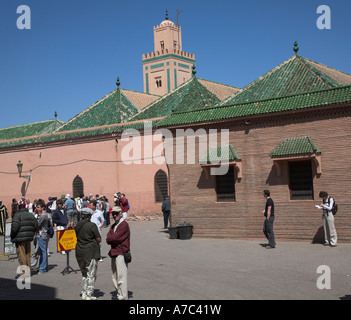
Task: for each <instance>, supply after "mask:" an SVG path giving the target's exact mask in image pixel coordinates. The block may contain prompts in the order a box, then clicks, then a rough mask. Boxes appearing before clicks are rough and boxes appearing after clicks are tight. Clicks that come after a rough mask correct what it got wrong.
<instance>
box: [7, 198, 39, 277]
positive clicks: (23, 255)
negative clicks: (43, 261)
mask: <svg viewBox="0 0 351 320" xmlns="http://www.w3.org/2000/svg"><path fill="white" fill-rule="evenodd" d="M18 209H19V210H18V211H17V212H16V213H15V215H14V216H13V219H12V223H11V241H12V242H13V243H15V244H16V251H17V256H18V262H19V264H20V266H21V273H20V276H22V275H24V274H25V272H26V266H27V267H28V269H27V272H30V252H31V245H30V243H31V242H32V241H33V238H34V235H35V231H36V229H37V227H38V222H37V220H36V219H35V218H34V216H33V214H32V213H29V212H28V210H27V209H26V204H25V202H24V201H20V202H19V203H18ZM22 266H23V267H22Z"/></svg>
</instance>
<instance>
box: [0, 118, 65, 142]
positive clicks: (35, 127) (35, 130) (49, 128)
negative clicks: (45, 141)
mask: <svg viewBox="0 0 351 320" xmlns="http://www.w3.org/2000/svg"><path fill="white" fill-rule="evenodd" d="M62 124H63V122H62V121H60V120H57V119H54V120H47V121H41V122H34V123H28V124H24V125H20V126H15V127H9V128H3V129H0V141H1V140H9V139H18V138H22V137H30V136H35V135H40V134H45V133H51V132H53V131H54V130H55V129H57V128H58V127H60V126H61V125H62Z"/></svg>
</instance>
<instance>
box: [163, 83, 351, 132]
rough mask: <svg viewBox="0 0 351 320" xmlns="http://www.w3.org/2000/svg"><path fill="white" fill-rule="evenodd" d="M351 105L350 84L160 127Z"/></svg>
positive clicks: (180, 116) (176, 117)
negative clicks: (343, 104) (327, 106)
mask: <svg viewBox="0 0 351 320" xmlns="http://www.w3.org/2000/svg"><path fill="white" fill-rule="evenodd" d="M350 102H351V86H350V85H348V86H344V87H336V88H332V89H328V90H321V91H315V92H309V93H304V94H298V95H292V96H286V97H281V98H274V99H270V100H261V101H254V102H250V103H240V104H234V105H224V106H218V107H215V108H210V109H202V110H194V111H189V112H181V113H174V114H172V115H171V116H169V117H166V118H165V119H163V120H161V121H160V122H159V123H158V124H157V126H159V127H164V126H174V125H183V124H191V123H201V122H211V121H218V120H225V119H234V118H240V117H247V116H253V115H263V114H271V113H278V112H284V111H293V110H301V109H307V108H313V107H319V106H326V105H333V104H340V103H350Z"/></svg>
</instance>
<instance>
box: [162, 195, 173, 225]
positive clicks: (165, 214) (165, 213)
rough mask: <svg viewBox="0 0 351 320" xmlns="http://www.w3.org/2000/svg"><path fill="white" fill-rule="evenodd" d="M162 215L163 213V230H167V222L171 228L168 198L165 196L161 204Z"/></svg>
mask: <svg viewBox="0 0 351 320" xmlns="http://www.w3.org/2000/svg"><path fill="white" fill-rule="evenodd" d="M161 209H162V213H163V229H167V226H168V222H169V226H171V216H170V214H171V203H170V201H169V196H166V198H165V200H164V201H163V202H162V208H161Z"/></svg>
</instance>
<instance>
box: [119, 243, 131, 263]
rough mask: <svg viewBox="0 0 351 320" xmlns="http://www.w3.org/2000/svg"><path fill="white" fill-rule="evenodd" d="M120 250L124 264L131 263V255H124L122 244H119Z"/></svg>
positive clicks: (128, 253)
mask: <svg viewBox="0 0 351 320" xmlns="http://www.w3.org/2000/svg"><path fill="white" fill-rule="evenodd" d="M121 249H122V253H123V256H124V262H125V263H126V264H128V263H130V262H132V255H131V254H130V252H126V253H124V250H123V246H122V244H121Z"/></svg>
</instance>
